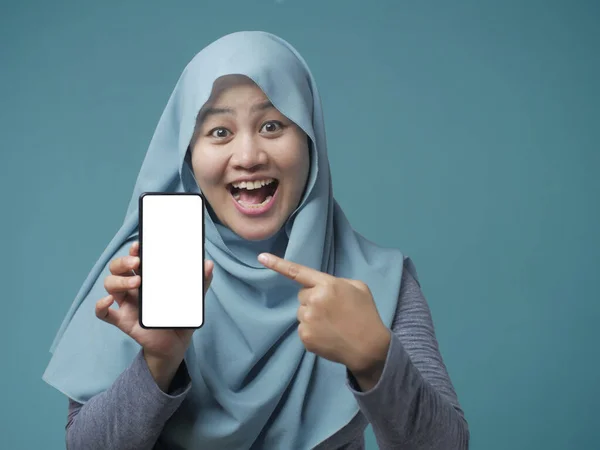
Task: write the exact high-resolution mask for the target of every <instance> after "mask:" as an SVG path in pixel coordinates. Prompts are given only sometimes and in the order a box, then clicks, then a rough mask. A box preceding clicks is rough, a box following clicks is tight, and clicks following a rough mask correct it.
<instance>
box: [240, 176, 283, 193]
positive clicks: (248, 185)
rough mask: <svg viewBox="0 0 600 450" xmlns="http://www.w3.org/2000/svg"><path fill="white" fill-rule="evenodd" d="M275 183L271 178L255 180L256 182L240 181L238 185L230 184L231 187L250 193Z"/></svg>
mask: <svg viewBox="0 0 600 450" xmlns="http://www.w3.org/2000/svg"><path fill="white" fill-rule="evenodd" d="M273 181H275V180H274V179H273V178H269V179H266V180H256V181H241V182H239V183H231V184H232V186H233V187H234V188H236V189H247V190H249V191H251V190H252V189H258V188H261V187H263V186H266V185H268V184H271V183H272V182H273Z"/></svg>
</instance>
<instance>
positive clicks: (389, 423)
mask: <svg viewBox="0 0 600 450" xmlns="http://www.w3.org/2000/svg"><path fill="white" fill-rule="evenodd" d="M160 191H169V192H194V193H201V194H202V195H203V196H204V197H205V199H206V208H207V210H208V211H207V212H208V213H207V214H205V217H206V219H205V220H206V223H205V236H206V255H207V258H208V259H207V261H206V262H205V270H204V274H198V276H199V277H200V276H204V277H205V278H206V281H207V282H206V284H205V286H206V287H207V289H208V291H207V292H206V301H205V308H206V309H205V317H206V322H205V324H204V325H203V326H202V328H200V329H197V330H193V329H192V330H185V329H146V328H142V327H141V326H140V324H139V320H138V317H139V309H138V288H139V286H140V282H141V279H140V277H139V276H137V275H135V270H137V269H138V267H139V264H140V260H139V245H138V243H137V237H138V235H137V226H138V223H137V218H138V211H137V205H138V202H137V200H138V197H139V195H140V194H141V193H143V192H160ZM132 271H133V272H132ZM106 292H108V295H105V294H106ZM168 301H169V299H165V302H168ZM112 306H118V308H113V307H112ZM93 309H95V312H96V314H95V315H94V314H93V313H92V312H91V311H92V310H93ZM52 352H53V356H52V359H51V361H50V364H49V365H48V367H47V369H46V372H45V373H44V380H45V381H46V382H48V383H49V384H51V385H52V386H54V387H56V388H57V389H58V390H60V391H61V392H63V393H64V394H65V395H66V396H67V397H68V398H69V416H68V422H67V435H66V441H67V447H68V448H70V449H80V448H85V449H115V450H117V449H126V448H127V449H132V448H133V449H152V448H153V449H210V450H225V449H256V450H260V449H273V450H288V449H289V450H292V449H293V450H296V449H297V450H309V449H315V448H316V449H321V450H324V449H331V450H333V449H345V450H359V449H363V448H364V438H363V432H364V430H365V428H366V426H367V425H368V424H369V423H370V424H371V425H372V427H373V430H374V433H375V436H376V438H377V441H378V443H379V445H380V446H381V448H385V449H466V448H468V444H469V430H468V426H467V422H466V420H465V418H464V414H463V411H462V410H461V408H460V405H459V402H458V399H457V396H456V393H455V391H454V388H453V386H452V383H451V381H450V378H449V376H448V373H447V371H446V368H445V365H444V362H443V359H442V357H441V355H440V352H439V350H438V345H437V341H436V337H435V332H434V327H433V322H432V319H431V314H430V311H429V308H428V306H427V302H426V300H425V298H424V297H423V294H422V292H421V290H420V286H419V283H418V281H417V276H416V272H415V268H414V266H413V264H412V262H411V260H410V259H409V258H407V257H405V256H404V255H403V254H402V253H401V252H400V251H399V250H396V249H389V248H382V247H380V246H378V245H376V244H374V243H372V242H370V241H368V240H366V239H365V238H364V237H362V236H361V235H360V234H358V233H356V232H355V231H354V230H353V228H352V226H351V225H350V223H348V221H347V219H346V217H345V215H344V213H343V211H342V210H341V208H340V206H339V205H338V204H337V202H336V201H335V199H334V198H333V189H332V183H331V178H330V169H329V161H328V157H327V142H326V139H325V125H324V118H323V114H322V108H321V102H320V98H319V94H318V90H317V86H316V83H315V80H314V79H313V76H312V74H311V72H310V70H309V68H308V66H307V65H306V63H305V62H304V60H303V59H302V57H301V56H300V55H299V54H298V52H297V51H296V50H295V49H294V48H293V47H292V46H291V45H289V44H288V43H287V42H285V41H283V40H282V39H280V38H278V37H276V36H273V35H270V34H267V33H261V32H244V33H234V34H231V35H228V36H225V37H223V38H221V39H219V40H217V41H216V42H214V43H212V44H211V45H209V46H208V47H207V48H205V49H204V50H202V51H201V52H200V53H199V54H198V55H196V57H194V58H193V60H192V61H191V62H190V63H189V65H188V66H187V67H186V69H185V71H184V73H183V75H182V77H181V78H180V80H179V81H178V83H177V85H176V87H175V90H174V92H173V94H172V96H171V98H170V100H169V103H168V104H167V107H166V109H165V111H164V113H163V115H162V116H161V120H160V123H159V124H158V126H157V128H156V131H155V134H154V137H153V139H152V141H151V144H150V147H149V148H148V152H147V155H146V158H145V159H144V163H143V165H142V168H141V171H140V174H139V175H138V179H137V183H136V186H135V189H134V192H133V195H132V198H131V203H130V207H129V210H128V211H127V217H126V218H125V221H124V224H123V226H122V228H121V229H120V230H119V232H118V233H117V235H116V236H115V238H114V239H113V240H112V241H111V243H110V244H109V246H108V247H107V249H106V250H105V252H104V253H103V254H102V255H101V256H100V258H99V260H98V261H97V263H96V265H95V266H94V267H93V269H92V271H91V273H90V275H89V276H88V278H87V279H86V281H85V282H84V285H83V287H82V288H81V290H80V292H79V294H78V296H77V298H76V299H75V301H74V303H73V306H72V308H71V309H70V311H69V313H68V314H67V317H66V318H65V320H64V322H63V325H62V327H61V328H60V330H59V332H58V334H57V336H56V339H55V341H54V343H53V345H52ZM108 430H109V431H108Z"/></svg>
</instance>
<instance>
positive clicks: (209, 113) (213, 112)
mask: <svg viewBox="0 0 600 450" xmlns="http://www.w3.org/2000/svg"><path fill="white" fill-rule="evenodd" d="M217 114H231V115H234V116H235V111H234V110H233V109H231V108H206V109H205V110H204V111H202V112H201V115H202V118H206V117H208V116H214V115H217Z"/></svg>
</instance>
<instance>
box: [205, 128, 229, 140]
mask: <svg viewBox="0 0 600 450" xmlns="http://www.w3.org/2000/svg"><path fill="white" fill-rule="evenodd" d="M209 134H210V135H211V136H212V137H214V138H217V139H224V138H226V137H229V130H228V129H227V128H221V127H219V128H214V129H212V130H211V131H210V133H209Z"/></svg>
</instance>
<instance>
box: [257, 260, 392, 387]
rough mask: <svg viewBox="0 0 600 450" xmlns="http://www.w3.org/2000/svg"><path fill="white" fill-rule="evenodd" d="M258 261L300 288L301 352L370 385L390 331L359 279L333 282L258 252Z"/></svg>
mask: <svg viewBox="0 0 600 450" xmlns="http://www.w3.org/2000/svg"><path fill="white" fill-rule="evenodd" d="M263 256H264V257H265V258H263ZM258 259H259V261H260V262H261V263H262V264H263V265H264V266H265V267H267V268H269V269H272V270H274V271H276V272H278V273H280V274H282V275H284V276H286V277H287V278H290V279H292V280H294V281H296V282H298V283H300V284H301V285H302V288H301V289H300V292H299V293H298V300H299V301H300V306H299V307H298V315H297V316H298V321H299V322H300V324H299V325H298V334H299V335H300V339H301V340H302V342H303V343H304V346H305V347H306V349H307V350H308V351H310V352H312V353H315V354H317V355H319V356H321V357H323V358H326V359H328V360H330V361H334V362H338V363H341V364H343V365H345V366H346V367H347V368H348V370H350V372H352V374H353V375H354V376H355V377H356V378H357V379H360V378H362V379H367V380H368V379H373V378H375V380H374V381H375V383H376V379H378V378H379V376H380V375H381V371H382V370H383V366H384V364H385V360H386V356H387V352H388V348H389V345H390V338H391V332H390V330H389V329H388V328H387V327H386V326H385V324H384V323H383V322H382V320H381V317H380V316H379V313H378V312H377V307H376V306H375V302H374V301H373V296H372V295H371V291H370V290H369V287H368V286H367V285H366V284H365V283H363V282H362V281H357V280H349V279H345V278H337V277H334V276H332V275H329V274H326V273H323V272H319V271H317V270H314V269H311V268H309V267H305V266H302V265H300V264H296V263H292V262H290V261H286V260H284V259H281V258H279V257H277V256H275V255H271V254H265V253H263V254H261V255H260V256H259V258H258ZM359 381H360V380H359ZM360 384H361V385H362V384H363V383H360ZM367 384H373V383H367Z"/></svg>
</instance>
